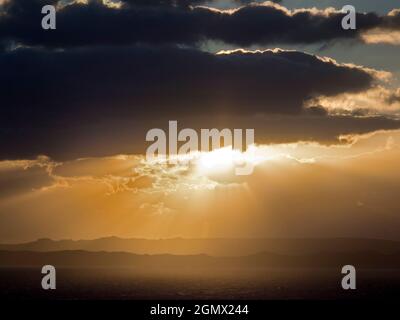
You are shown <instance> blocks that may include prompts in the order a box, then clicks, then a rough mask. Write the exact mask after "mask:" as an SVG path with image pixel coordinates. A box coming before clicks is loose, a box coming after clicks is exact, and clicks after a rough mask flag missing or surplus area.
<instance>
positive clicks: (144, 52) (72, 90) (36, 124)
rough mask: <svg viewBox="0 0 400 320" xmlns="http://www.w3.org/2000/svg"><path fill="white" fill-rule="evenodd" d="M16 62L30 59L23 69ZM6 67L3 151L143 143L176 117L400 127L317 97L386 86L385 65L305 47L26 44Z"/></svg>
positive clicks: (302, 126) (326, 134)
mask: <svg viewBox="0 0 400 320" xmlns="http://www.w3.org/2000/svg"><path fill="white" fill-rule="evenodd" d="M15 66H25V67H24V70H23V71H22V70H21V72H20V73H18V74H16V73H15ZM0 68H1V70H2V72H1V74H0V86H1V87H2V88H3V89H4V94H3V95H2V104H3V105H4V106H5V107H4V108H2V109H1V111H0V112H1V117H0V127H1V130H2V135H1V141H0V142H1V144H2V146H3V147H2V148H1V150H2V151H1V156H2V157H3V158H5V157H16V156H17V157H18V156H31V155H32V154H36V155H37V154H49V155H51V156H55V157H58V156H65V154H66V153H67V152H69V151H71V152H72V151H73V152H74V155H75V156H79V152H81V153H82V156H87V155H90V154H88V153H89V152H95V153H96V154H97V155H99V154H102V155H104V154H107V153H105V152H106V150H107V148H108V150H109V152H110V153H109V154H112V153H111V152H118V153H131V152H139V153H140V152H144V137H145V132H146V131H147V130H149V129H151V128H153V127H165V125H167V122H168V120H180V121H181V122H180V124H179V125H181V126H186V127H193V128H198V127H203V128H212V127H221V126H223V127H230V128H255V129H256V140H257V141H258V142H282V141H289V140H292V139H294V140H292V141H297V140H298V139H300V140H303V139H304V140H311V139H315V140H316V141H322V142H327V143H330V142H335V141H336V140H337V136H339V135H340V134H348V133H363V132H368V131H371V130H378V129H393V128H397V127H398V122H397V121H396V120H393V119H389V118H385V117H383V116H376V115H374V116H373V117H371V116H368V117H365V114H362V115H364V117H355V116H354V115H353V114H352V113H351V112H349V113H348V114H345V115H336V116H329V115H328V114H327V113H328V110H329V109H326V108H324V107H323V106H320V105H313V103H314V101H318V99H319V98H320V99H319V100H320V101H318V102H321V104H323V103H325V102H324V101H325V100H326V99H329V98H331V99H334V97H336V96H338V95H343V94H348V95H357V94H362V92H364V91H368V90H373V89H374V88H375V90H377V89H376V88H379V87H377V83H379V82H380V81H381V79H380V78H381V77H382V74H381V73H379V72H377V71H374V70H371V69H366V68H363V67H358V66H355V65H342V64H339V63H337V62H336V61H334V60H332V59H327V58H320V57H317V56H313V55H309V54H305V53H302V52H296V51H283V50H278V49H277V50H266V51H254V52H250V51H243V50H238V51H232V52H225V53H220V54H211V53H207V52H201V51H198V50H194V49H180V48H176V47H157V48H154V47H143V46H134V47H122V48H113V49H112V50H111V49H110V48H93V49H74V50H67V51H61V52H58V51H55V52H54V51H48V50H43V49H18V50H14V51H11V52H3V53H0ZM396 94H397V93H396ZM321 97H323V99H322V98H321ZM387 97H388V98H389V97H392V98H393V99H395V97H397V96H396V95H394V96H390V95H389V93H387ZM324 99H325V100H324ZM393 103H397V102H396V101H393ZM327 104H328V103H327ZM328 107H329V105H328ZM268 116H270V117H268ZM272 116H273V117H272ZM296 136H297V138H296ZM296 139H297V140H296ZM71 148H72V149H73V150H71ZM24 150H25V151H24ZM63 150H64V151H63ZM24 153H25V154H24Z"/></svg>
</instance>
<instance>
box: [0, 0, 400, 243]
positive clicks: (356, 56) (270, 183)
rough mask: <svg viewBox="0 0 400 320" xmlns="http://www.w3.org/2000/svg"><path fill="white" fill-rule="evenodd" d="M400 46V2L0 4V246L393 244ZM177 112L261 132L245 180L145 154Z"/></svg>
mask: <svg viewBox="0 0 400 320" xmlns="http://www.w3.org/2000/svg"><path fill="white" fill-rule="evenodd" d="M45 4H53V5H55V6H56V7H57V29H56V30H43V29H42V28H41V19H42V17H43V15H42V14H41V8H42V6H43V5H45ZM347 4H352V5H353V6H354V7H355V8H356V10H357V29H356V30H343V29H342V27H341V20H342V17H343V13H341V11H340V10H341V8H342V6H343V5H347ZM399 57H400V5H399V1H398V0H380V1H377V0H353V1H341V0H324V1H316V0H282V1H275V2H270V1H266V2H251V1H246V0H230V1H228V0H215V1H201V0H182V1H179V0H177V1H172V0H121V1H112V0H102V1H101V0H75V1H73V0H46V1H42V0H32V1H26V0H0V70H1V71H0V242H21V241H30V240H34V239H36V238H44V237H48V238H53V239H64V238H70V239H91V238H97V237H105V236H119V237H139V238H151V239H154V238H170V237H185V238H198V237H246V238H249V237H267V238H274V237H282V238H284V237H307V238H313V237H365V238H383V239H397V240H400V236H399V232H398V230H399V228H400V201H399V199H398V198H399V196H400V170H399V165H400V59H399ZM169 120H177V121H178V127H179V129H184V128H193V129H195V130H200V129H201V128H210V129H211V128H219V129H223V128H230V129H234V128H241V129H248V128H251V129H255V145H252V146H250V147H249V148H248V149H247V151H244V152H243V153H242V156H243V157H244V158H245V159H246V161H249V162H251V163H252V165H254V172H253V174H251V175H248V176H237V175H235V174H234V168H233V166H232V162H231V160H230V157H231V155H232V152H231V151H230V150H229V148H228V149H226V148H225V149H220V150H214V151H211V152H210V153H208V154H207V153H204V154H202V155H200V157H199V158H198V159H197V160H196V161H194V162H192V163H191V164H189V165H185V164H176V165H171V164H168V163H163V162H149V161H147V160H146V159H145V152H146V148H147V147H148V146H149V142H147V141H146V139H145V137H146V132H147V131H148V130H150V129H152V128H164V129H166V128H167V127H168V121H169Z"/></svg>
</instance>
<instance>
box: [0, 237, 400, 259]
mask: <svg viewBox="0 0 400 320" xmlns="http://www.w3.org/2000/svg"><path fill="white" fill-rule="evenodd" d="M0 250H3V251H4V250H5V251H41V252H42V251H43V252H47V251H64V250H85V251H107V252H130V253H136V254H173V255H197V254H207V255H214V256H243V255H252V254H257V253H260V252H270V253H274V254H282V255H286V254H288V255H291V254H299V255H303V254H315V253H321V252H322V253H323V252H343V253H346V252H367V251H373V252H378V253H385V254H392V253H395V252H400V242H396V241H388V240H370V239H181V238H176V239H165V240H144V239H121V238H117V237H108V238H100V239H94V240H77V241H74V240H59V241H54V240H50V239H39V240H37V241H34V242H29V243H22V244H0Z"/></svg>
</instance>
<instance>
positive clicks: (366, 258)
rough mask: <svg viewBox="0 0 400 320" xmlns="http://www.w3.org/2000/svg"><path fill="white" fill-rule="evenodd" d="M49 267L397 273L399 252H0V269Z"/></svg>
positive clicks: (399, 262) (399, 264) (399, 267)
mask: <svg viewBox="0 0 400 320" xmlns="http://www.w3.org/2000/svg"><path fill="white" fill-rule="evenodd" d="M45 264H52V265H54V266H56V267H84V268H87V267H131V268H133V270H134V269H142V270H165V269H172V268H173V269H175V270H178V271H179V270H185V269H186V270H193V269H199V268H200V269H203V268H222V269H223V270H228V269H235V268H236V269H241V270H243V269H246V268H253V269H262V268H271V267H279V268H325V267H334V268H338V269H339V268H341V267H342V266H344V265H346V264H353V265H355V266H357V267H358V268H388V269H389V268H390V269H400V252H399V253H397V254H390V255H386V254H381V253H374V252H359V253H320V254H310V255H291V256H289V255H277V254H271V253H259V254H255V255H250V256H243V257H211V256H207V255H193V256H182V255H180V256H176V255H137V254H132V253H125V252H86V251H58V252H31V251H0V266H1V267H35V266H36V267H41V266H43V265H45Z"/></svg>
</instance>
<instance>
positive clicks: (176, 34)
mask: <svg viewBox="0 0 400 320" xmlns="http://www.w3.org/2000/svg"><path fill="white" fill-rule="evenodd" d="M44 3H45V4H54V5H58V8H59V9H58V13H57V30H53V31H52V32H47V33H45V34H44V33H43V30H42V29H41V26H40V23H38V22H40V21H41V18H42V15H41V7H42V6H43V5H44ZM61 4H62V3H61V2H60V1H57V0H52V1H41V0H35V1H23V0H12V1H8V2H5V4H3V14H2V15H1V16H0V38H1V39H3V42H4V43H3V45H5V44H6V43H18V44H22V45H28V46H45V47H53V48H54V47H59V48H67V47H73V46H90V45H127V44H134V43H152V44H161V43H164V44H166V43H169V44H171V43H174V44H177V43H178V44H189V45H195V44H199V43H201V42H203V41H205V40H218V41H222V42H225V43H229V44H231V45H235V46H241V47H243V46H250V45H267V44H273V43H277V42H279V43H298V44H299V43H302V44H310V43H316V42H326V41H333V40H338V39H358V40H360V41H365V42H366V43H370V42H377V41H379V39H378V38H377V37H376V36H375V37H374V34H375V33H374V32H376V29H380V30H384V32H385V33H386V38H385V39H382V42H387V41H389V40H388V38H389V34H390V33H392V32H393V33H394V34H396V32H398V31H399V30H400V13H399V11H398V10H393V11H392V12H391V13H389V14H388V15H387V16H378V15H377V14H375V13H357V29H356V30H343V28H342V24H341V21H342V18H343V16H344V14H343V13H341V12H339V11H336V10H334V9H332V8H329V9H325V10H317V9H302V10H293V11H290V10H288V9H286V8H285V7H283V6H280V5H278V4H274V3H272V2H266V3H263V4H255V3H253V4H247V5H244V6H242V7H239V8H238V9H235V10H225V11H222V10H217V9H214V8H209V7H204V6H196V5H198V4H201V1H191V2H189V1H187V2H182V3H180V2H179V1H177V2H175V1H151V2H148V3H147V2H146V1H122V2H121V4H122V5H121V6H117V7H116V6H112V5H110V1H104V3H103V1H100V0H96V1H95V0H92V1H87V2H84V1H76V2H72V3H71V4H70V5H66V6H63V5H61ZM189 4H191V6H189ZM369 32H372V34H371V36H368V34H369ZM391 41H392V42H393V39H392V40H391Z"/></svg>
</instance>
